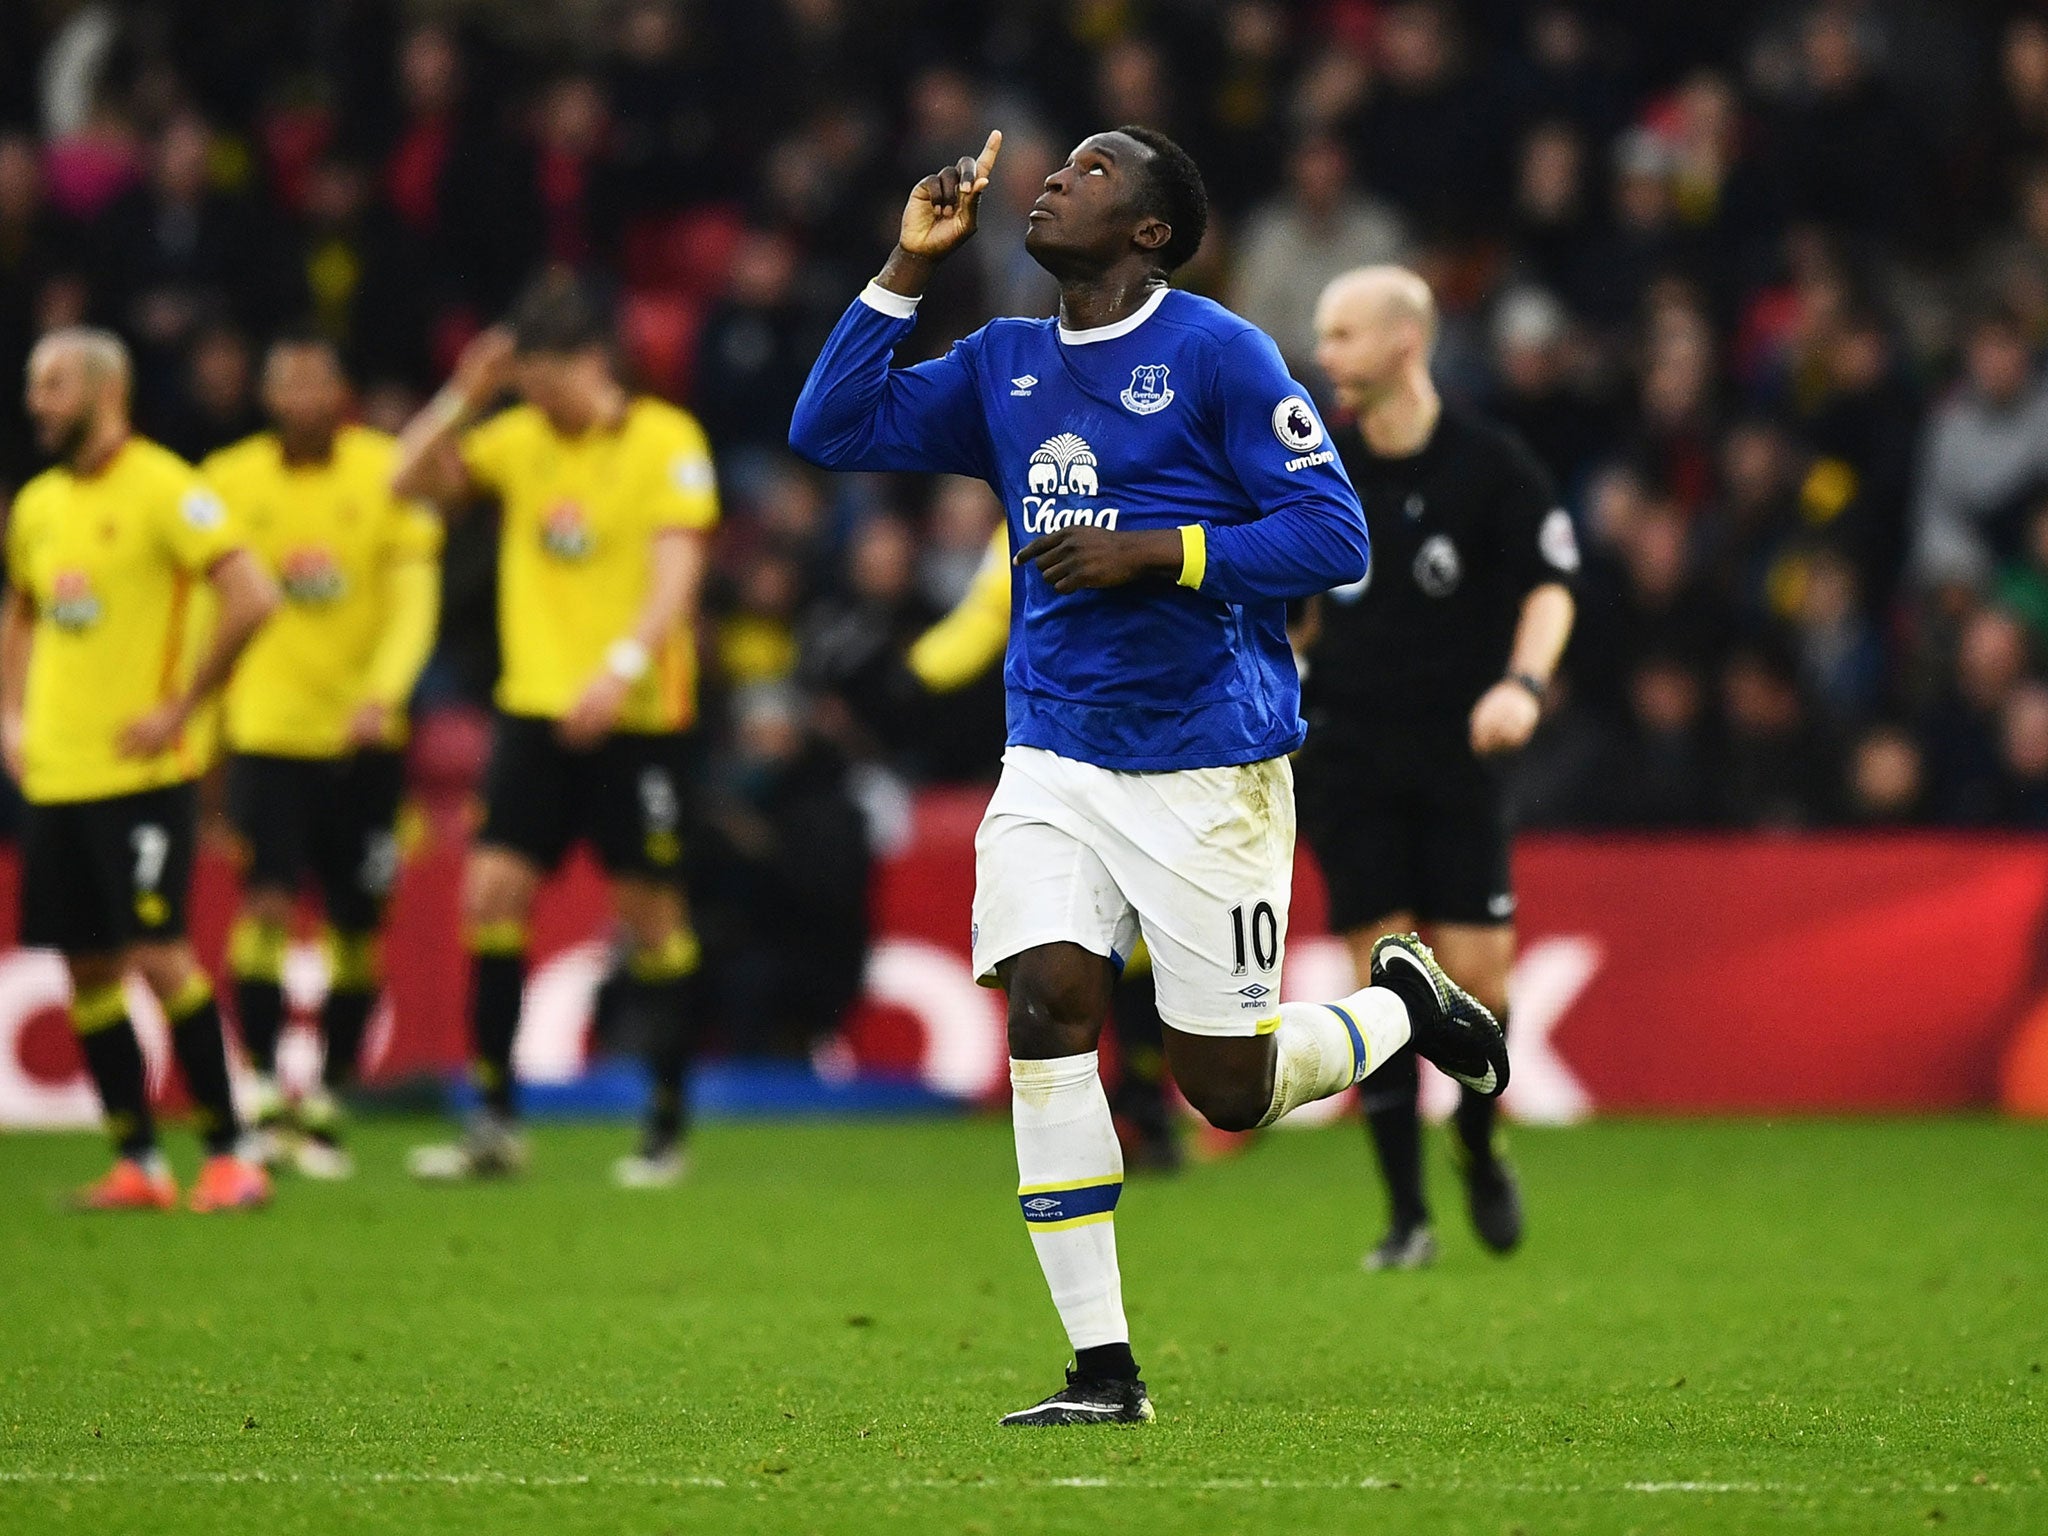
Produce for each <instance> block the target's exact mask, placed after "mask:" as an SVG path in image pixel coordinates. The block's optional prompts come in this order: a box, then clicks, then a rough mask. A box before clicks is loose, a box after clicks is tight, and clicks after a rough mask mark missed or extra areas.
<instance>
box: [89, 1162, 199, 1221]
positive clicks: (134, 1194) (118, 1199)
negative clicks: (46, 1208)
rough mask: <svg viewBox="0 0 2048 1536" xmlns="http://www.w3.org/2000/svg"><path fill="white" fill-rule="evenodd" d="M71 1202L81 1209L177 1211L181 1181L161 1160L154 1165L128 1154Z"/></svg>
mask: <svg viewBox="0 0 2048 1536" xmlns="http://www.w3.org/2000/svg"><path fill="white" fill-rule="evenodd" d="M71 1205H72V1208H73V1209H74V1210H80V1211H174V1210H176V1209H177V1208H178V1181H177V1180H176V1179H174V1178H172V1177H171V1174H170V1170H169V1169H168V1168H165V1167H164V1166H163V1165H162V1164H161V1163H159V1164H158V1165H157V1166H156V1167H155V1168H154V1169H151V1168H147V1167H145V1166H143V1164H142V1162H141V1161H140V1159H137V1158H133V1157H124V1158H121V1159H120V1160H119V1161H117V1162H116V1163H115V1164H114V1166H113V1167H111V1168H109V1169H108V1170H107V1171H106V1173H104V1174H103V1175H101V1176H100V1177H99V1178H98V1179H96V1180H94V1181H93V1182H92V1183H90V1184H88V1185H86V1186H85V1188H83V1189H81V1190H79V1191H78V1193H77V1194H75V1195H73V1196H72V1197H71Z"/></svg>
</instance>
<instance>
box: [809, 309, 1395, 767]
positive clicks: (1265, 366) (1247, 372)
mask: <svg viewBox="0 0 2048 1536" xmlns="http://www.w3.org/2000/svg"><path fill="white" fill-rule="evenodd" d="M914 314H915V301H913V300H909V299H905V298H902V297H900V296H899V295H896V294H892V293H889V292H887V291H886V290H883V289H881V288H877V287H875V286H873V285H870V287H869V288H868V290H867V291H866V292H865V293H864V294H862V295H861V297H860V299H858V300H857V301H855V303H854V304H853V305H852V306H851V307H850V308H849V309H848V310H847V312H846V314H845V315H844V316H843V317H842V318H841V319H840V322H839V325H838V327H837V328H836V329H835V330H834V331H833V333H832V337H831V339H830V340H829V341H827V342H826V344H825V349H824V351H823V352H821V353H820V354H819V356H818V360H817V362H816V363H815V364H814V365H813V366H812V368H811V376H810V379H809V380H808V381H807V382H806V383H805V385H804V391H803V395H802V397H801V398H800V399H799V400H798V401H797V407H796V413H795V416H794V418H793V419H792V420H791V422H790V429H789V441H790V446H791V447H792V448H794V449H795V450H796V451H797V452H798V453H800V454H802V455H803V456H804V457H805V458H806V459H809V460H810V461H811V462H812V463H814V464H818V465H821V466H823V467H825V468H827V469H851V470H931V471H943V472H948V473H952V474H960V475H972V476H975V477H977V478H979V479H982V480H986V481H987V482H988V483H989V485H990V486H992V487H993V488H994V489H995V492H996V494H997V495H998V496H1000V497H1001V498H1002V501H1003V504H1004V506H1005V507H1006V508H1008V511H1009V521H1010V547H1011V549H1013V550H1017V549H1021V548H1023V547H1024V546H1025V545H1026V544H1028V543H1030V542H1031V540H1033V539H1035V538H1037V537H1038V536H1039V535H1040V534H1043V533H1049V532H1051V531H1053V530H1054V529H1058V528H1064V527H1070V526H1072V525H1074V524H1077V523H1092V524H1094V525H1096V526H1098V527H1104V528H1116V529H1148V528H1165V529H1172V528H1180V527H1183V526H1186V525H1190V524H1193V525H1196V526H1198V527H1199V528H1200V529H1201V530H1202V532H1201V534H1200V536H1199V539H1200V543H1199V544H1198V545H1197V546H1196V550H1195V554H1194V557H1193V558H1191V559H1190V560H1189V562H1188V569H1187V570H1185V571H1184V572H1183V573H1182V578H1181V582H1182V584H1174V583H1171V582H1165V581H1145V582H1136V583H1132V584H1131V585H1128V586H1123V587H1114V588H1109V589H1106V590H1090V591H1084V592H1075V593H1070V594H1068V595H1065V596H1062V595H1061V594H1059V593H1058V592H1055V591H1054V590H1053V588H1052V584H1051V583H1050V582H1048V581H1047V580H1046V579H1045V578H1044V577H1043V576H1042V575H1040V574H1039V572H1038V571H1037V569H1036V568H1035V567H1031V566H1022V567H1018V568H1017V569H1016V570H1015V571H1014V572H1013V573H1012V576H1011V592H1010V596H1011V605H1010V611H1011V621H1010V624H1011V628H1010V645H1009V653H1008V659H1007V662H1006V664H1005V667H1004V682H1005V684H1006V691H1007V695H1008V700H1009V709H1008V714H1009V740H1010V743H1011V745H1013V746H1030V747H1043V748H1046V749H1047V750H1049V751H1052V752H1057V753H1059V754H1060V755H1061V756H1062V757H1069V758H1075V759H1078V760H1079V761H1081V762H1087V763H1095V764H1097V765H1099V766H1101V767H1104V768H1117V769H1129V770H1158V769H1175V768H1213V767H1220V766H1223V765H1226V764H1232V763H1249V762H1257V761H1259V760H1261V759H1263V758H1268V757H1277V756H1279V755H1280V754H1282V753H1284V752H1291V751H1293V750H1294V749H1295V748H1296V747H1298V746H1300V745H1301V741H1302V737H1303V734H1304V732H1305V727H1304V726H1303V724H1302V720H1301V711H1300V701H1301V689H1300V682H1299V679H1298V677H1297V674H1296V672H1295V669H1294V658H1293V656H1292V654H1291V653H1290V652H1289V650H1288V646H1287V632H1286V609H1285V605H1286V601H1287V599H1289V598H1292V597H1304V596H1307V595H1308V594H1310V593H1312V592H1321V591H1324V590H1326V589H1328V588H1330V587H1335V586H1342V585H1344V584H1345V583H1347V582H1354V581H1357V580H1358V579H1359V578H1360V577H1362V576H1363V575H1364V574H1365V570H1366V563H1367V557H1368V553H1369V551H1368V548H1367V542H1366V531H1365V514H1364V512H1363V511H1362V510H1361V509H1360V507H1359V504H1358V497H1357V494H1356V493H1355V492H1354V491H1353V490H1352V488H1351V482H1350V480H1349V479H1348V478H1347V477H1346V475H1345V473H1344V468H1343V465H1342V464H1341V463H1340V462H1339V461H1338V459H1337V455H1336V453H1335V452H1334V451H1333V450H1332V448H1331V446H1330V444H1329V442H1328V440H1327V436H1326V434H1325V433H1324V431H1323V426H1322V423H1321V421H1320V420H1318V419H1317V416H1316V412H1315V408H1314V406H1313V405H1311V404H1310V403H1309V398H1308V392H1307V391H1306V390H1304V389H1303V388H1302V387H1301V386H1300V385H1299V384H1297V383H1295V382H1294V380H1293V379H1291V378H1290V377H1288V374H1287V368H1286V365H1285V364H1284V363H1282V362H1281V360H1280V353H1279V350H1278V349H1277V348H1276V347H1275V346H1274V345H1273V343H1272V341H1271V339H1270V338H1268V337H1267V336H1266V335H1265V333H1264V332H1262V331H1260V330H1258V329H1257V328H1255V327H1254V326H1252V325H1250V324H1248V323H1247V322H1245V321H1243V320H1241V319H1239V318H1238V317H1237V316H1236V315H1233V314H1232V313H1230V311H1229V310H1227V309H1224V308H1223V307H1222V306H1221V305H1218V304H1214V303H1211V302H1210V301H1209V300H1207V299H1203V298H1199V297H1197V296H1195V295H1193V294H1187V293H1181V292H1177V291H1173V290H1168V289H1161V290H1160V291H1159V292H1158V293H1157V294H1155V295H1154V296H1153V297H1152V298H1151V299H1150V300H1148V301H1147V302H1146V304H1145V306H1144V307H1143V308H1142V309H1140V310H1139V311H1138V312H1137V313H1136V314H1134V315H1132V316H1130V317H1129V318H1128V319H1126V320H1122V321H1119V322H1117V323H1116V324H1114V325H1108V326H1102V327H1099V328H1096V329H1094V330H1087V331H1069V330H1067V329H1066V328H1065V327H1063V326H1060V325H1058V324H1057V323H1056V322H1054V321H1052V320H997V321H994V322H992V323H991V324H989V325H987V326H984V327H983V328H982V329H981V330H979V331H976V332H975V333H974V334H973V335H971V336H969V337H967V338H965V339H964V340H962V341H960V342H957V343H955V345H954V346H953V348H952V350H951V351H949V352H948V353H947V354H946V355H945V356H944V357H942V358H939V359H937V360H936V361H933V362H928V363H920V364H918V365H917V366H915V367H912V368H897V367H894V366H892V360H893V356H894V353H895V350H896V347H897V345H898V344H899V343H900V342H901V341H902V340H903V338H904V336H905V335H907V334H908V332H909V331H910V328H911V325H912V323H913V316H914Z"/></svg>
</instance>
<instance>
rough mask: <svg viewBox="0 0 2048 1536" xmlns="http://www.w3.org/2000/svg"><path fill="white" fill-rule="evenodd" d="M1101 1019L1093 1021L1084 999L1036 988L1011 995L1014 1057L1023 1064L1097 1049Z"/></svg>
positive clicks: (1021, 989) (1011, 1046) (1024, 989)
mask: <svg viewBox="0 0 2048 1536" xmlns="http://www.w3.org/2000/svg"><path fill="white" fill-rule="evenodd" d="M1101 1027H1102V1021H1101V1019H1100V1017H1099V1016H1098V1017H1094V1018H1090V1017H1089V1016H1088V1014H1087V1012H1086V1010H1085V1005H1084V1004H1083V1002H1082V1000H1081V998H1080V997H1079V996H1078V995H1075V994H1073V993H1068V994H1064V995H1060V994H1053V993H1049V992H1046V991H1043V990H1040V989H1038V988H1035V987H1028V986H1027V987H1019V988H1017V989H1015V990H1013V991H1012V992H1011V993H1010V1054H1011V1055H1012V1056H1015V1057H1016V1058H1018V1059H1019V1060H1020V1061H1049V1060H1052V1059H1054V1058H1056V1057H1060V1056H1079V1055H1082V1054H1084V1053H1086V1052H1088V1051H1092V1050H1094V1049H1095V1042H1096V1038H1097V1036H1098V1035H1099V1034H1100V1033H1101Z"/></svg>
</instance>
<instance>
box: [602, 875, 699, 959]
mask: <svg viewBox="0 0 2048 1536" xmlns="http://www.w3.org/2000/svg"><path fill="white" fill-rule="evenodd" d="M612 906H613V908H614V910H616V911H617V913H618V914H619V926H620V927H621V928H623V929H625V930H626V936H627V938H629V939H630V940H631V941H632V943H633V947H634V948H636V949H642V950H647V949H656V948H659V947H660V946H661V945H662V944H664V943H666V942H667V941H668V940H669V938H670V936H671V935H673V934H676V933H678V932H680V931H681V930H682V929H683V927H684V926H685V924H684V919H683V903H682V898H681V896H680V894H679V893H678V892H677V891H676V890H675V889H674V888H673V887H670V886H661V885H654V884H650V883H649V882H647V881H644V880H619V881H615V882H614V883H613V885H612Z"/></svg>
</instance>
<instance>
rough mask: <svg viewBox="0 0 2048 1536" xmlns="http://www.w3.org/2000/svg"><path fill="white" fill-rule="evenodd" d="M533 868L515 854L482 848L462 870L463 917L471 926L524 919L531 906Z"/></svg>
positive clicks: (533, 880)
mask: <svg viewBox="0 0 2048 1536" xmlns="http://www.w3.org/2000/svg"><path fill="white" fill-rule="evenodd" d="M536 884H537V876H536V874H535V872H534V871H533V870H532V869H531V868H530V867H529V866H528V865H527V864H526V862H525V861H524V860H523V859H521V858H519V857H518V856H517V855H516V854H511V853H506V852H504V851H502V850H500V849H495V848H481V849H478V850H477V851H476V852H474V853H472V854H471V855H470V856H469V863H468V865H467V866H466V867H465V868H464V870H463V873H462V917H463V921H464V922H465V923H466V924H467V925H468V926H469V927H470V928H471V929H472V930H474V929H477V928H481V927H484V926H487V925H489V924H494V923H523V922H525V921H526V916H527V913H528V912H529V911H530V910H531V909H532V906H533V892H534V887H535V885H536Z"/></svg>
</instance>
